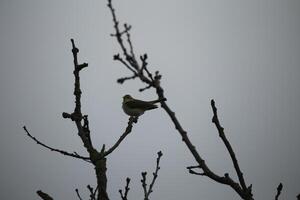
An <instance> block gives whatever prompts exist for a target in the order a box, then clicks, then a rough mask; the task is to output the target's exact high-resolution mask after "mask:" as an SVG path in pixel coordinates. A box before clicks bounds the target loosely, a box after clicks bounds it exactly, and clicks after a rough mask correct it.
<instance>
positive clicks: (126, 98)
mask: <svg viewBox="0 0 300 200" xmlns="http://www.w3.org/2000/svg"><path fill="white" fill-rule="evenodd" d="M132 99H133V98H132V97H131V96H130V95H129V94H126V95H124V96H123V101H124V102H127V101H130V100H132Z"/></svg>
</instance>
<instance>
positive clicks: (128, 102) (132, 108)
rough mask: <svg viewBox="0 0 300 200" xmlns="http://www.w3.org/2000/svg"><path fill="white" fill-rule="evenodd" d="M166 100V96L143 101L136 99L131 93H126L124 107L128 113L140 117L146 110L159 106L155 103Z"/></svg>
mask: <svg viewBox="0 0 300 200" xmlns="http://www.w3.org/2000/svg"><path fill="white" fill-rule="evenodd" d="M166 100H167V99H166V98H163V99H158V100H154V101H142V100H138V99H134V98H132V97H131V96H130V95H129V94H126V95H125V96H123V103H122V108H123V110H124V112H125V113H126V114H127V115H129V116H133V117H138V116H140V115H142V114H144V112H145V111H146V110H152V109H155V108H157V105H155V103H159V102H162V101H166Z"/></svg>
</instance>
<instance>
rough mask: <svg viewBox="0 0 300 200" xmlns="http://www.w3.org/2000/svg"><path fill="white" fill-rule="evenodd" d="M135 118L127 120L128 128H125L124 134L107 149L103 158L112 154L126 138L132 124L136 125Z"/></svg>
mask: <svg viewBox="0 0 300 200" xmlns="http://www.w3.org/2000/svg"><path fill="white" fill-rule="evenodd" d="M137 119H138V118H137V117H130V118H129V120H128V126H127V127H126V130H125V132H124V133H123V134H122V135H121V136H120V138H119V139H118V141H117V142H116V143H115V144H114V145H113V146H112V147H111V148H110V149H109V150H107V151H106V152H105V153H104V156H107V155H109V154H110V153H112V152H113V151H114V150H115V149H116V148H117V147H118V146H119V145H120V144H121V142H122V141H123V140H124V139H125V138H126V136H127V135H128V134H129V133H130V132H131V130H132V126H133V123H137Z"/></svg>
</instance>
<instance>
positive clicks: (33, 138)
mask: <svg viewBox="0 0 300 200" xmlns="http://www.w3.org/2000/svg"><path fill="white" fill-rule="evenodd" d="M23 129H24V131H25V132H26V133H27V136H28V137H30V138H31V139H32V140H34V141H35V142H36V143H37V144H39V145H41V146H43V147H45V148H46V149H49V150H50V151H55V152H58V153H61V154H63V155H65V156H70V157H73V158H78V159H82V160H84V161H86V162H89V163H90V162H91V161H90V158H89V157H83V156H80V155H78V154H77V153H76V152H75V153H69V152H67V151H63V150H60V149H55V148H52V147H50V146H48V145H46V144H44V143H42V142H41V141H39V140H38V139H36V138H35V137H34V136H32V135H31V134H30V133H29V131H28V130H27V128H26V126H23Z"/></svg>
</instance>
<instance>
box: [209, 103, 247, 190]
mask: <svg viewBox="0 0 300 200" xmlns="http://www.w3.org/2000/svg"><path fill="white" fill-rule="evenodd" d="M211 107H212V110H213V114H214V115H213V118H212V122H213V123H214V124H215V126H216V128H217V129H218V132H219V136H220V138H221V139H222V141H223V142H224V144H225V146H226V148H227V151H228V152H229V154H230V157H231V160H232V163H233V165H234V168H235V171H236V173H237V176H238V179H239V182H240V185H241V186H242V189H243V190H244V191H245V192H249V195H251V191H248V189H247V186H246V183H245V180H244V176H243V173H242V171H241V169H240V167H239V164H238V161H237V159H236V156H235V153H234V151H233V149H232V147H231V144H230V143H229V141H228V140H227V138H226V135H225V133H224V128H223V127H222V126H221V124H220V122H219V118H218V113H217V108H216V106H215V101H214V100H213V99H212V100H211ZM251 196H252V195H251Z"/></svg>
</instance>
